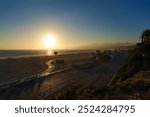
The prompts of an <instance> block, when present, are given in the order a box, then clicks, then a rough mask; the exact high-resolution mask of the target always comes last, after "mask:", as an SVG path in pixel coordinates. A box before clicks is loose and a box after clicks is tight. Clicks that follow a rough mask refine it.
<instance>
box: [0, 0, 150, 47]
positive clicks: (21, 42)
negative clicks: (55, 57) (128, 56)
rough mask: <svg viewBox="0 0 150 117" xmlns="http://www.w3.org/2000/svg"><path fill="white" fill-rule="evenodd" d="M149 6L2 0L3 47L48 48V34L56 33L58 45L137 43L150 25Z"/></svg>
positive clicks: (123, 0) (124, 1)
mask: <svg viewBox="0 0 150 117" xmlns="http://www.w3.org/2000/svg"><path fill="white" fill-rule="evenodd" d="M149 6H150V1H149V0H136V1H135V0H71V1H70V0H13V1H12V0H0V14H1V18H0V50H3V49H7V50H8V49H46V47H45V45H44V44H43V41H44V37H45V36H46V35H54V37H55V39H54V40H56V45H55V47H54V44H53V45H51V47H52V46H53V47H54V49H75V48H78V47H81V49H82V47H85V46H87V45H94V44H97V43H118V42H119V43H126V42H131V43H136V42H139V41H140V40H139V37H140V34H141V32H142V31H143V30H145V29H146V28H149V27H150V24H149V21H150V15H149V11H150V7H149ZM47 42H49V43H52V42H53V41H50V40H49V41H47Z"/></svg>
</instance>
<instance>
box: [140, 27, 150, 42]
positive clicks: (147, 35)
mask: <svg viewBox="0 0 150 117" xmlns="http://www.w3.org/2000/svg"><path fill="white" fill-rule="evenodd" d="M141 39H142V40H141V41H142V43H149V42H150V29H146V30H145V31H143V33H142V34H141Z"/></svg>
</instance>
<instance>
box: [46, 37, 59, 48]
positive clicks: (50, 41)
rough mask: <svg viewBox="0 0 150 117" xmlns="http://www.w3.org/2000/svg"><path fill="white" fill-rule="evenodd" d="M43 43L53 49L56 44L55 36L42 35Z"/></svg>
mask: <svg viewBox="0 0 150 117" xmlns="http://www.w3.org/2000/svg"><path fill="white" fill-rule="evenodd" d="M44 45H45V47H46V48H48V49H53V48H54V47H55V46H56V37H55V36H53V35H47V36H45V37H44Z"/></svg>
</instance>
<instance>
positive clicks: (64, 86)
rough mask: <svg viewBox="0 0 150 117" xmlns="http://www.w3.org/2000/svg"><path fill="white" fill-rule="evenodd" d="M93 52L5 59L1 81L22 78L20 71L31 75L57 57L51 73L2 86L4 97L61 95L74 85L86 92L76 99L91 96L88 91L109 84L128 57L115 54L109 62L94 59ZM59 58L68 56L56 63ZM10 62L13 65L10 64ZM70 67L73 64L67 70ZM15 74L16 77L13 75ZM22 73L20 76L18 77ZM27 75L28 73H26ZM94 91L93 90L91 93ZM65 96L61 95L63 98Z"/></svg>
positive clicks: (54, 96) (51, 97) (44, 67)
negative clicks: (61, 61)
mask: <svg viewBox="0 0 150 117" xmlns="http://www.w3.org/2000/svg"><path fill="white" fill-rule="evenodd" d="M91 57H92V53H80V54H68V55H58V56H53V57H34V58H19V59H12V60H13V62H12V60H7V59H5V60H1V61H0V64H1V66H2V65H3V67H1V69H3V71H5V72H2V71H1V73H0V75H1V76H3V78H1V81H6V78H7V81H10V80H13V78H14V79H16V78H19V75H18V74H19V73H22V75H24V76H26V77H28V76H30V75H33V74H36V73H37V74H38V73H40V72H43V71H44V70H46V69H47V67H48V66H47V65H46V64H45V62H46V61H49V60H54V62H53V63H52V64H53V65H54V66H55V67H54V70H53V71H52V72H50V74H48V75H45V76H40V77H37V76H35V77H34V78H31V79H25V80H19V81H17V82H16V83H12V84H9V85H7V86H3V85H2V86H1V87H0V97H1V98H0V99H53V98H54V99H58V97H59V96H58V95H59V93H60V94H61V95H62V94H63V93H64V92H66V91H67V90H68V89H70V87H72V86H75V87H78V88H79V89H78V91H80V92H84V93H82V94H83V95H78V97H77V98H76V99H88V98H87V96H86V94H87V92H89V91H90V92H92V91H94V90H97V89H100V88H103V87H107V84H108V83H109V82H110V81H111V79H112V77H113V76H114V75H115V73H116V72H117V71H118V70H119V68H120V66H121V65H122V63H123V62H124V61H125V60H126V57H127V56H126V55H125V54H121V55H120V56H118V55H114V57H113V58H112V59H111V60H110V61H109V62H107V63H102V62H100V61H94V60H93V59H91ZM55 60H64V62H63V63H56V62H55ZM6 66H7V67H8V66H9V68H7V67H6ZM66 68H70V69H67V70H65V69H66ZM12 76H14V77H12ZM17 76H18V77H17ZM22 78H24V77H22ZM88 94H90V93H88ZM60 99H61V98H60Z"/></svg>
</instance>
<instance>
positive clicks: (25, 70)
mask: <svg viewBox="0 0 150 117" xmlns="http://www.w3.org/2000/svg"><path fill="white" fill-rule="evenodd" d="M90 57H91V53H85V54H68V55H58V56H43V57H25V58H8V59H1V60H0V82H6V81H10V80H13V79H20V78H25V77H29V76H31V75H35V74H38V73H40V72H43V71H44V70H46V69H47V67H48V66H47V65H46V64H45V63H46V62H47V61H48V60H53V59H54V60H55V59H63V60H64V61H65V64H62V65H59V66H58V65H56V67H55V69H59V68H63V67H64V66H65V65H69V64H72V63H74V62H79V61H81V59H86V58H90Z"/></svg>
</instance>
